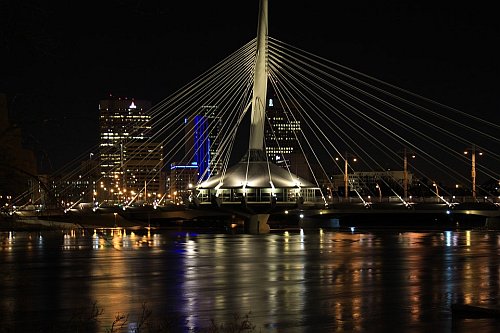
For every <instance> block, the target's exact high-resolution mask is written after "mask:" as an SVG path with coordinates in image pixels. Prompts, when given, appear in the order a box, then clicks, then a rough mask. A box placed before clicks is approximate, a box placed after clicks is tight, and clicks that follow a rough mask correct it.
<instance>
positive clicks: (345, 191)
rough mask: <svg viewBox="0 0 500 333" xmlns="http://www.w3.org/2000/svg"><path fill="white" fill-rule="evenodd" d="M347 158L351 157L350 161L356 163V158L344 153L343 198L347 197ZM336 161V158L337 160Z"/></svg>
mask: <svg viewBox="0 0 500 333" xmlns="http://www.w3.org/2000/svg"><path fill="white" fill-rule="evenodd" d="M349 157H352V161H353V162H356V161H357V158H356V157H355V156H354V155H353V154H350V153H347V152H346V153H345V155H344V198H346V199H347V198H348V197H349V170H348V165H349V163H348V162H349ZM337 160H338V158H337Z"/></svg>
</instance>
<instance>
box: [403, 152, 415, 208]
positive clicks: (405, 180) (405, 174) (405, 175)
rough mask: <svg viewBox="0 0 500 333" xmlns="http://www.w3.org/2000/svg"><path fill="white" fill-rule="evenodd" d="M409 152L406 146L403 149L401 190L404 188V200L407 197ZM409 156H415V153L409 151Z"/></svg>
mask: <svg viewBox="0 0 500 333" xmlns="http://www.w3.org/2000/svg"><path fill="white" fill-rule="evenodd" d="M408 153H409V152H408V151H407V150H406V148H404V149H403V190H404V199H405V201H406V200H407V199H408V156H407V154H408ZM411 158H415V155H414V154H413V153H411Z"/></svg>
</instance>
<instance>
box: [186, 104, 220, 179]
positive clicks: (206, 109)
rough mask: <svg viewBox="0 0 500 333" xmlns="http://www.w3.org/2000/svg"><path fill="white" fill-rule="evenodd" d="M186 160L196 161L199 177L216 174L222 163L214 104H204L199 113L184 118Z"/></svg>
mask: <svg viewBox="0 0 500 333" xmlns="http://www.w3.org/2000/svg"><path fill="white" fill-rule="evenodd" d="M185 125H186V127H185V134H186V141H185V152H186V157H187V160H189V161H186V162H191V161H192V162H196V165H198V173H199V177H200V179H203V180H204V179H207V178H208V177H210V176H212V175H216V174H217V172H218V171H219V170H220V168H221V165H222V160H221V159H220V156H218V153H219V151H218V150H219V148H220V138H221V136H220V130H221V119H220V116H219V114H218V108H217V106H215V105H204V106H202V107H201V110H200V112H199V114H197V115H194V116H191V117H190V118H188V119H186V120H185Z"/></svg>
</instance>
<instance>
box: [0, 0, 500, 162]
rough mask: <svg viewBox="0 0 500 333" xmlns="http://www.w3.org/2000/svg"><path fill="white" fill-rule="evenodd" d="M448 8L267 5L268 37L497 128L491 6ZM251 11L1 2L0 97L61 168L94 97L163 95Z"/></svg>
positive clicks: (82, 147) (76, 149) (229, 6)
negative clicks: (446, 106)
mask: <svg viewBox="0 0 500 333" xmlns="http://www.w3.org/2000/svg"><path fill="white" fill-rule="evenodd" d="M325 3H328V4H329V7H323V6H324V4H325ZM452 4H453V5H452V6H450V5H449V4H444V3H437V2H434V3H422V2H418V1H384V2H383V4H381V3H376V2H371V3H370V4H365V3H363V2H359V1H356V2H353V1H343V2H337V1H328V2H319V1H295V0H291V1H276V0H269V34H270V35H271V36H272V37H274V38H277V39H279V40H282V41H284V42H287V43H289V44H292V45H294V46H296V47H299V48H301V49H304V50H308V51H310V52H311V53H314V54H317V55H320V56H322V57H324V58H328V59H330V60H333V61H336V62H338V63H341V64H343V65H345V66H348V67H351V68H353V69H356V70H358V71H361V72H363V73H365V74H369V75H371V76H374V77H377V78H379V79H382V80H384V81H387V82H390V83H392V84H395V85H397V86H400V87H402V88H405V89H407V90H410V91H412V92H415V93H418V94H420V95H423V96H426V97H428V98H431V99H434V100H436V101H439V102H441V103H443V104H446V105H448V106H451V107H454V108H457V109H459V110H461V111H464V112H468V113H471V114H474V115H476V116H478V117H482V118H485V119H488V120H490V121H493V122H496V123H498V109H499V107H500V98H499V97H498V96H499V92H498V91H499V90H498V88H499V85H498V81H497V79H498V77H499V74H500V73H499V66H498V59H500V57H499V56H498V55H499V52H498V51H496V49H497V48H498V44H499V36H500V29H499V23H498V22H499V20H498V18H497V17H496V16H495V13H496V11H495V10H493V9H492V8H487V7H482V4H481V3H479V2H467V3H463V4H461V3H458V2H454V3H452ZM257 11H258V1H257V0H252V1H230V2H228V1H218V2H216V1H159V0H157V1H131V0H123V1H119V0H109V1H102V2H100V3H99V5H98V6H95V5H88V4H87V2H72V1H66V2H61V3H59V2H49V1H14V0H11V1H1V2H0V47H1V50H0V57H1V58H0V59H1V64H2V66H1V69H0V71H1V74H0V92H4V93H6V94H7V96H8V99H9V107H10V113H11V119H12V120H13V121H15V122H18V123H19V124H20V125H21V126H22V127H23V129H24V132H25V135H26V143H27V144H28V145H30V146H31V147H33V148H34V149H35V150H36V151H37V153H38V155H39V156H41V155H43V156H44V158H43V159H42V160H41V161H40V163H41V167H42V168H44V169H47V168H49V167H50V166H52V168H55V169H57V168H58V167H60V166H62V165H64V164H65V163H67V162H68V161H70V160H71V159H73V158H75V157H76V156H78V155H80V154H81V153H83V152H85V151H87V150H88V149H90V148H91V147H93V146H95V145H96V144H97V139H98V102H99V100H100V99H104V98H106V97H107V96H109V94H113V95H115V96H122V97H130V98H131V97H134V98H136V99H148V100H151V101H152V102H153V104H155V103H157V102H159V101H161V100H162V99H164V98H166V97H168V96H169V95H170V94H172V93H173V92H174V91H176V90H177V89H179V88H181V87H182V86H183V85H184V84H186V83H188V82H189V81H191V80H192V79H194V78H195V77H197V76H198V75H200V74H201V73H203V72H204V71H205V70H207V69H209V68H210V67H212V66H213V65H215V64H216V63H218V62H219V61H220V60H222V59H223V58H225V57H226V56H227V55H229V54H230V53H232V52H233V51H235V50H236V49H238V48H239V47H241V46H242V45H244V44H245V43H246V42H248V41H250V40H251V39H252V38H254V37H255V35H256V29H257Z"/></svg>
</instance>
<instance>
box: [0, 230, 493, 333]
mask: <svg viewBox="0 0 500 333" xmlns="http://www.w3.org/2000/svg"><path fill="white" fill-rule="evenodd" d="M0 240H1V246H0V283H1V285H0V318H1V320H0V324H1V327H0V332H31V331H33V332H35V331H36V332H54V331H68V332H70V331H81V332H106V330H108V331H109V330H110V328H111V325H112V322H113V320H114V318H115V317H116V315H117V314H123V315H128V319H127V322H126V323H125V324H124V325H123V327H124V329H123V330H121V331H122V332H132V331H133V328H134V327H135V326H136V325H138V324H139V323H140V322H141V320H140V318H141V313H142V306H143V305H144V306H145V308H146V310H147V311H148V310H150V311H152V314H151V317H149V320H150V322H155V323H156V324H158V323H160V322H163V323H167V322H172V321H173V319H174V318H180V320H179V321H180V322H181V323H182V324H184V323H185V327H184V328H181V327H177V328H175V329H172V330H171V331H172V332H188V331H189V329H193V328H202V327H208V326H209V324H210V319H214V320H215V321H216V322H219V323H221V322H227V321H229V320H230V319H231V318H232V315H233V314H234V313H236V314H239V315H241V316H244V315H245V314H248V313H250V314H249V316H250V321H251V322H252V323H253V324H254V325H255V326H256V329H255V332H333V331H348V332H349V331H366V332H394V331H397V332H470V331H476V332H500V321H497V320H494V319H456V318H452V313H451V305H452V304H453V303H456V302H459V303H471V304H478V305H488V306H499V301H498V299H499V290H500V279H499V276H500V260H499V254H500V233H498V232H493V231H475V230H472V231H465V230H463V231H418V232H409V231H408V232H400V231H395V230H380V231H377V230H368V231H363V230H356V231H354V232H351V231H335V230H334V231H326V230H305V231H303V232H290V233H286V232H281V233H271V234H268V235H246V234H236V235H229V234H202V233H200V234H196V233H193V232H186V231H184V232H183V231H176V232H174V231H153V230H151V231H150V232H149V233H148V231H144V232H139V231H136V233H135V234H134V233H130V232H128V233H125V234H123V231H119V232H117V231H111V230H108V231H105V232H103V233H94V231H93V230H86V231H82V230H75V231H66V232H63V231H57V232H41V233H38V232H33V233H29V232H2V233H0ZM93 305H96V308H97V312H94V315H92V313H91V309H92V306H93ZM91 324H92V325H91ZM180 326H183V325H180ZM143 327H144V326H143Z"/></svg>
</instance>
